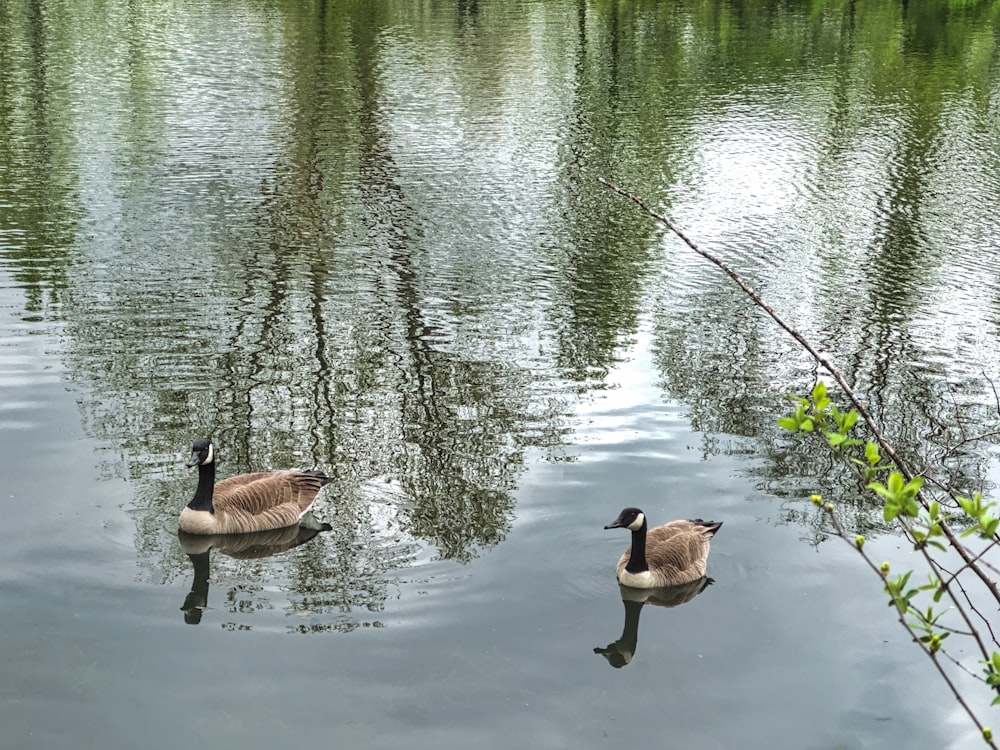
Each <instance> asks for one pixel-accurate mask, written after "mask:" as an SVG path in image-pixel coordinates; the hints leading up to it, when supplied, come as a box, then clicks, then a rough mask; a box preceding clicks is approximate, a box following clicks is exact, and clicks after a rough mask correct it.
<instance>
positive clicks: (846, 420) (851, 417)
mask: <svg viewBox="0 0 1000 750" xmlns="http://www.w3.org/2000/svg"><path fill="white" fill-rule="evenodd" d="M859 416H860V415H859V414H858V412H857V411H856V410H855V409H851V410H850V411H849V412H847V414H845V415H844V416H843V418H842V420H841V422H840V429H842V430H843V431H844V432H847V431H848V430H849V429H851V428H852V427H854V425H855V424H857V422H858V417H859Z"/></svg>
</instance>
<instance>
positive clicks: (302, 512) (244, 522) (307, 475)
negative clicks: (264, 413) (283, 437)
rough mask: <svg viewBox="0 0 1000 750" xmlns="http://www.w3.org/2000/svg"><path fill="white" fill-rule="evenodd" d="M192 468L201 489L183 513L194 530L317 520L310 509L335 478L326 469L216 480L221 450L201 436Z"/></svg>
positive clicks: (233, 530) (184, 523) (235, 530)
mask: <svg viewBox="0 0 1000 750" xmlns="http://www.w3.org/2000/svg"><path fill="white" fill-rule="evenodd" d="M191 451H192V452H191V460H189V461H188V462H187V465H188V467H191V466H197V467H198V489H197V490H195V493H194V499H192V500H191V502H190V503H188V504H187V507H186V508H184V510H182V511H181V516H180V529H181V531H184V532H187V533H188V534H246V533H249V532H255V531H269V530H271V529H281V528H285V527H287V526H295V525H297V524H299V523H300V522H301V523H303V524H309V523H314V521H313V519H312V516H311V514H309V509H310V508H311V507H312V504H313V501H315V499H316V495H317V494H318V493H319V491H320V490H321V489H322V488H323V486H324V485H326V484H328V483H330V482H332V481H333V480H332V479H331V478H330V477H328V476H326V475H325V474H324V473H323V472H321V471H315V470H309V471H271V472H261V473H255V474H240V475H239V476H235V477H229V479H223V480H222V481H221V482H219V483H218V484H216V483H215V459H216V455H215V448H214V447H213V446H212V441H211V440H207V439H205V440H196V441H195V443H194V445H193V446H192V447H191Z"/></svg>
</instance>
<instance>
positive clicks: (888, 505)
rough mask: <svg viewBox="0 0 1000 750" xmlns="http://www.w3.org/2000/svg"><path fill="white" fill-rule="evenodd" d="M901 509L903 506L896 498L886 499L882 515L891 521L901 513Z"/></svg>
mask: <svg viewBox="0 0 1000 750" xmlns="http://www.w3.org/2000/svg"><path fill="white" fill-rule="evenodd" d="M901 510H902V507H900V505H899V503H897V502H896V501H895V500H886V501H885V507H884V508H883V509H882V517H883V518H884V519H885V520H886V521H891V520H893V519H894V518H895V517H896V516H898V515H899V512H900V511H901Z"/></svg>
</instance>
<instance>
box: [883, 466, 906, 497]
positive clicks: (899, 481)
mask: <svg viewBox="0 0 1000 750" xmlns="http://www.w3.org/2000/svg"><path fill="white" fill-rule="evenodd" d="M886 486H887V487H888V488H889V492H891V493H892V494H893V495H896V496H898V495H899V493H900V492H902V491H903V475H902V474H900V473H899V472H898V471H894V472H892V473H891V474H889V481H888V482H887V483H886Z"/></svg>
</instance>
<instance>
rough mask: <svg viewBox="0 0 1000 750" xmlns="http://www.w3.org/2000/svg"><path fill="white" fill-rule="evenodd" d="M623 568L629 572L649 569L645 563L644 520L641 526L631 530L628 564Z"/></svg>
mask: <svg viewBox="0 0 1000 750" xmlns="http://www.w3.org/2000/svg"><path fill="white" fill-rule="evenodd" d="M625 570H627V571H628V572H629V573H641V572H642V571H644V570H649V566H648V565H647V564H646V521H645V520H643V522H642V526H640V527H639V528H638V529H636V530H635V531H633V532H632V554H631V555H630V556H629V558H628V565H626V566H625Z"/></svg>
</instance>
